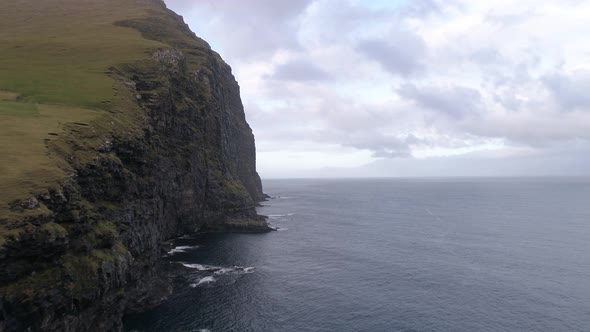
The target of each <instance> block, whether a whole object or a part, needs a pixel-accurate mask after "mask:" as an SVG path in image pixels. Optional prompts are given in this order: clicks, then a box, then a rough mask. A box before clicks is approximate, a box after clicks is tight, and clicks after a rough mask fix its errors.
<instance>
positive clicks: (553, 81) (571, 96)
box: [543, 71, 590, 112]
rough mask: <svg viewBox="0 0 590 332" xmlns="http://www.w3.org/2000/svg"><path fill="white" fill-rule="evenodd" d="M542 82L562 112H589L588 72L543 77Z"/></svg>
mask: <svg viewBox="0 0 590 332" xmlns="http://www.w3.org/2000/svg"><path fill="white" fill-rule="evenodd" d="M543 82H544V83H545V85H546V86H547V88H548V89H549V90H550V91H551V93H552V95H553V97H554V98H555V100H556V101H557V102H558V103H559V105H560V106H561V110H562V111H566V112H567V111H573V110H585V111H587V110H590V93H589V91H590V72H588V71H578V72H575V73H573V74H571V75H565V74H562V73H558V74H553V75H549V76H547V77H545V78H544V79H543Z"/></svg>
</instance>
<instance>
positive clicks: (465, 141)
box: [166, 0, 590, 178]
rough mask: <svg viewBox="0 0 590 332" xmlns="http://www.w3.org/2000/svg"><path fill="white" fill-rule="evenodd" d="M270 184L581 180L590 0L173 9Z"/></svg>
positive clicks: (256, 2)
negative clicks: (236, 89) (234, 88)
mask: <svg viewBox="0 0 590 332" xmlns="http://www.w3.org/2000/svg"><path fill="white" fill-rule="evenodd" d="M166 3H167V5H168V7H169V8H171V9H172V10H174V11H176V12H177V13H179V14H180V15H182V16H183V17H184V19H185V21H186V22H187V24H189V26H190V27H191V29H192V30H193V31H194V32H195V33H196V34H197V35H198V36H199V37H201V38H203V39H205V40H206V41H207V42H208V43H209V44H210V45H211V46H212V48H213V49H214V50H216V51H217V52H219V53H220V54H221V56H222V57H223V58H224V59H225V61H226V62H227V63H228V64H230V65H231V66H232V69H233V73H234V75H235V76H236V79H237V81H238V82H239V84H240V87H241V94H242V100H243V103H244V107H245V112H246V118H247V120H248V122H249V123H250V126H251V127H252V129H253V131H254V134H255V137H256V144H257V161H258V170H259V172H260V174H261V176H262V177H263V178H292V177H348V176H351V177H365V176H366V177H374V176H378V177H387V176H402V177H405V176H409V177H415V176H527V175H531V176H542V175H590V43H589V42H588V37H587V35H588V32H589V31H590V1H582V0H559V1H558V0H551V1H549V0H519V1H513V0H495V1H471V0H444V1H442V0H441V1H439V0H363V1H361V0H247V1H246V0H244V1H235V0H166Z"/></svg>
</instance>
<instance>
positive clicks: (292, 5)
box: [166, 0, 313, 61]
mask: <svg viewBox="0 0 590 332" xmlns="http://www.w3.org/2000/svg"><path fill="white" fill-rule="evenodd" d="M312 2H313V0H298V1H292V0H249V1H233V0H199V1H188V0H166V3H167V4H168V5H169V6H170V7H171V8H173V9H174V8H184V9H189V8H190V9H194V11H193V13H196V15H197V16H198V17H196V19H198V20H200V21H202V22H207V23H208V24H210V33H211V36H205V37H208V38H210V39H214V40H215V41H216V42H218V43H219V45H220V46H221V47H222V49H223V51H224V52H223V53H224V55H225V56H226V57H229V58H233V57H236V58H239V59H240V60H241V61H244V60H245V59H247V58H257V57H258V58H259V57H263V56H264V55H267V54H271V53H272V52H274V51H275V50H276V49H278V48H292V49H298V48H300V45H299V42H298V40H297V35H296V33H297V29H295V27H296V24H297V22H295V19H296V18H297V17H298V16H299V15H301V13H302V12H304V11H305V9H306V8H307V7H308V6H309V5H310V4H311V3H312ZM196 32H197V34H200V33H199V31H198V29H197V31H196ZM211 37H213V38H211Z"/></svg>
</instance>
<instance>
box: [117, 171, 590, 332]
mask: <svg viewBox="0 0 590 332" xmlns="http://www.w3.org/2000/svg"><path fill="white" fill-rule="evenodd" d="M264 189H265V192H266V193H268V194H269V195H271V196H273V197H274V198H273V199H271V200H269V201H268V202H264V203H263V205H264V206H263V207H261V208H259V213H261V214H265V215H268V216H269V217H270V222H271V223H272V224H273V225H274V226H276V227H279V231H277V232H272V233H268V234H204V235H199V236H196V237H194V238H190V239H179V240H177V241H176V243H175V245H176V249H175V250H173V251H172V252H171V253H170V254H169V255H168V257H167V258H165V259H167V260H169V261H171V262H172V263H171V264H177V265H179V267H180V268H182V269H184V271H185V272H184V273H185V281H184V283H181V284H180V287H177V288H178V289H177V291H176V292H175V293H174V294H173V295H172V296H170V298H169V299H168V301H166V302H165V303H163V304H162V305H160V306H158V307H157V308H155V309H153V310H151V311H148V312H146V313H143V314H139V315H133V316H130V317H128V318H127V319H126V321H125V326H126V329H127V330H128V331H213V332H221V331H590V179H589V178H465V179H463V178H454V179H453V178H451V179H443V178H440V179H438V178H437V179H354V180H266V181H264ZM183 265H184V266H183Z"/></svg>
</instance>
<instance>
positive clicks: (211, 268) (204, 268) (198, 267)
mask: <svg viewBox="0 0 590 332" xmlns="http://www.w3.org/2000/svg"><path fill="white" fill-rule="evenodd" d="M180 264H182V265H183V266H184V267H188V268H189V269H195V270H198V271H208V272H215V271H218V270H221V269H223V268H222V267H219V266H212V265H203V264H189V263H180Z"/></svg>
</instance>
